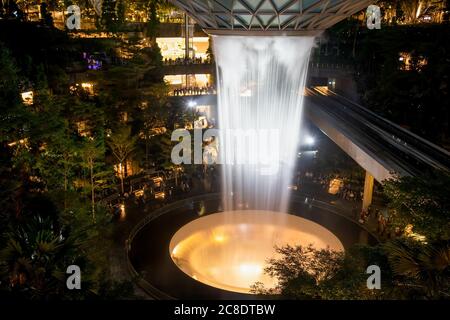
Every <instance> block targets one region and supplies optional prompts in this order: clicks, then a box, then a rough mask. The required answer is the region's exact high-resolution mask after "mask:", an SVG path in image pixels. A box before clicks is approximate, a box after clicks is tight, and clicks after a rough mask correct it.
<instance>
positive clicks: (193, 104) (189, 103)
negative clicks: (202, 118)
mask: <svg viewBox="0 0 450 320" xmlns="http://www.w3.org/2000/svg"><path fill="white" fill-rule="evenodd" d="M196 106H197V102H195V101H193V100H191V101H189V102H188V107H189V108H194V107H196Z"/></svg>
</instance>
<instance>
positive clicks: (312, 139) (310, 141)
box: [305, 136, 315, 146]
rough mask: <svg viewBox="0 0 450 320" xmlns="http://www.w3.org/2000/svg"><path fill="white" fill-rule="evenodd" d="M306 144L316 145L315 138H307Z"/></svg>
mask: <svg viewBox="0 0 450 320" xmlns="http://www.w3.org/2000/svg"><path fill="white" fill-rule="evenodd" d="M305 143H306V144H307V145H310V146H312V145H313V144H314V143H315V140H314V138H313V137H311V136H306V138H305Z"/></svg>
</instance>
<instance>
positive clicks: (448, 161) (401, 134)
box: [328, 90, 450, 171]
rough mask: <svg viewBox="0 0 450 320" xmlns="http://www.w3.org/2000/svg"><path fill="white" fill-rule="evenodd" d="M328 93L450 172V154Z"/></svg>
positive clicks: (362, 108) (357, 105)
mask: <svg viewBox="0 0 450 320" xmlns="http://www.w3.org/2000/svg"><path fill="white" fill-rule="evenodd" d="M328 93H329V94H331V95H332V96H333V97H335V98H336V99H338V100H341V101H342V100H344V101H345V102H346V103H348V104H350V107H351V108H352V107H353V108H352V110H354V111H356V112H357V113H359V114H361V115H362V116H368V117H369V118H371V119H372V120H374V123H376V124H377V125H379V126H380V128H381V129H383V130H386V132H387V133H390V134H392V135H393V137H394V138H398V139H399V140H401V141H403V142H405V143H406V144H409V145H410V146H414V147H415V148H416V149H417V150H418V151H421V152H423V153H424V154H425V155H427V156H429V157H431V158H432V159H433V160H435V161H434V162H436V165H435V166H437V167H439V168H440V169H442V170H445V171H449V170H450V152H448V151H447V150H445V149H443V148H441V147H439V146H437V145H435V144H434V143H432V142H430V141H428V140H426V139H424V138H422V137H420V136H418V135H416V134H415V133H413V132H411V131H409V130H406V129H405V128H402V127H401V126H399V125H398V124H396V123H393V122H392V121H389V120H388V119H385V118H383V117H381V116H379V115H378V114H376V113H374V112H373V111H371V110H369V109H367V108H365V107H364V106H362V105H360V104H358V103H356V102H354V101H352V100H350V99H348V98H346V97H343V96H341V95H339V94H337V93H336V92H333V91H332V90H328ZM418 142H419V143H420V144H419V143H418ZM430 152H431V153H430ZM434 156H436V157H437V158H435V157H434Z"/></svg>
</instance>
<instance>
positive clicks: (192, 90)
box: [173, 85, 216, 96]
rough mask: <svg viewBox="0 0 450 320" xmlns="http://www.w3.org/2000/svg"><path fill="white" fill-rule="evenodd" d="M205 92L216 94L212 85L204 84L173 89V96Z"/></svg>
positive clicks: (198, 94) (204, 93)
mask: <svg viewBox="0 0 450 320" xmlns="http://www.w3.org/2000/svg"><path fill="white" fill-rule="evenodd" d="M207 94H216V89H215V88H214V87H213V86H210V85H206V86H204V87H185V88H179V89H174V90H173V95H174V96H200V95H207Z"/></svg>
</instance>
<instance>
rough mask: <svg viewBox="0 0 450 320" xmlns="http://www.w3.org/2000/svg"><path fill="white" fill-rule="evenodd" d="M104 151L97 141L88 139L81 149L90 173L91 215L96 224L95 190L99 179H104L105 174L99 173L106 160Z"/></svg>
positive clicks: (82, 157) (84, 162)
mask: <svg viewBox="0 0 450 320" xmlns="http://www.w3.org/2000/svg"><path fill="white" fill-rule="evenodd" d="M104 154H105V152H104V149H103V147H102V145H101V144H100V143H99V142H97V141H95V139H88V140H87V141H85V142H84V143H83V145H82V148H81V159H82V161H83V166H84V167H85V168H87V169H88V171H89V186H90V193H91V213H92V220H93V221H94V222H95V190H96V186H97V184H96V182H97V179H98V178H102V177H104V175H105V174H104V172H98V169H99V166H100V164H101V163H102V162H100V161H101V160H103V158H104Z"/></svg>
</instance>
